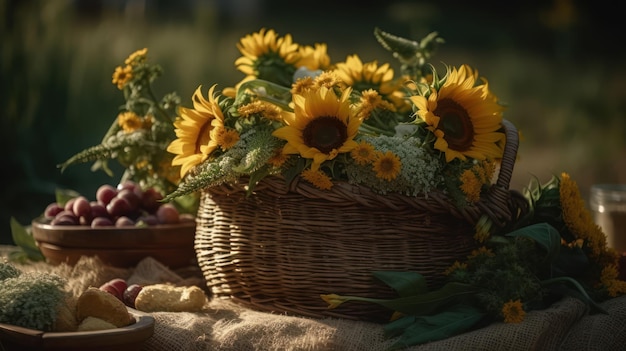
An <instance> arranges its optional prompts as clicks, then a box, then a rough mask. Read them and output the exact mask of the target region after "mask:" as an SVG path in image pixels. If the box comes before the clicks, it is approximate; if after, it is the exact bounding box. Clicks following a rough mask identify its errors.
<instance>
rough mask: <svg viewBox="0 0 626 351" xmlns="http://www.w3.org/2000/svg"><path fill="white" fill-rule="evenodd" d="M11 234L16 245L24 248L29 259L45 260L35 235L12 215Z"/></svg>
mask: <svg viewBox="0 0 626 351" xmlns="http://www.w3.org/2000/svg"><path fill="white" fill-rule="evenodd" d="M11 235H12V237H13V242H14V243H15V245H17V246H19V247H20V248H21V249H22V251H23V252H24V253H25V254H26V257H27V258H28V259H30V260H32V261H43V260H45V257H44V256H43V254H42V253H41V251H39V247H37V243H36V242H35V239H34V238H33V236H32V235H31V234H30V233H29V232H28V231H27V230H26V228H25V227H24V226H22V225H21V224H20V223H19V222H18V221H17V219H15V218H14V217H11Z"/></svg>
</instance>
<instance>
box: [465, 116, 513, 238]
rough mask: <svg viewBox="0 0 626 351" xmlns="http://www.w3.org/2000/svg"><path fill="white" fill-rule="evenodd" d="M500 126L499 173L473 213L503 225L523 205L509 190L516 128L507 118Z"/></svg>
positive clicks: (497, 224)
mask: <svg viewBox="0 0 626 351" xmlns="http://www.w3.org/2000/svg"><path fill="white" fill-rule="evenodd" d="M502 126H503V128H504V133H505V137H506V144H505V146H504V153H503V155H502V160H501V162H500V173H499V174H498V179H497V181H496V183H495V184H494V185H493V186H492V187H491V188H490V190H489V193H488V194H487V195H486V196H485V198H484V199H482V200H481V201H479V202H478V203H477V209H479V212H478V213H474V216H473V217H474V219H475V220H477V219H478V218H479V217H480V216H482V215H483V214H484V215H487V216H489V217H490V218H491V220H492V222H493V224H494V225H496V226H497V227H500V228H501V227H504V226H505V225H507V224H508V223H509V222H510V221H511V220H512V219H513V217H514V216H517V215H518V212H519V210H520V207H523V206H524V201H522V200H523V199H522V198H520V196H521V195H519V194H518V193H517V192H515V191H511V190H509V183H510V182H511V177H512V175H513V167H514V166H515V160H516V159H517V148H518V146H519V135H518V133H517V128H515V126H514V125H513V123H511V122H509V121H508V120H502Z"/></svg>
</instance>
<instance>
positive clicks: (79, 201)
mask: <svg viewBox="0 0 626 351" xmlns="http://www.w3.org/2000/svg"><path fill="white" fill-rule="evenodd" d="M72 211H74V214H75V215H76V216H78V217H83V216H84V217H87V216H89V215H91V206H90V205H89V200H87V198H86V197H84V196H78V197H76V198H74V202H73V203H72Z"/></svg>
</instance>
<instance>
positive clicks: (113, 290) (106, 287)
mask: <svg viewBox="0 0 626 351" xmlns="http://www.w3.org/2000/svg"><path fill="white" fill-rule="evenodd" d="M127 287H128V284H127V283H126V281H125V280H124V279H121V278H115V279H112V280H110V281H108V282H106V283H104V284H102V286H100V290H103V291H106V292H108V293H109V294H112V295H113V296H115V297H117V298H118V299H119V300H120V301H122V302H123V301H124V291H126V288H127Z"/></svg>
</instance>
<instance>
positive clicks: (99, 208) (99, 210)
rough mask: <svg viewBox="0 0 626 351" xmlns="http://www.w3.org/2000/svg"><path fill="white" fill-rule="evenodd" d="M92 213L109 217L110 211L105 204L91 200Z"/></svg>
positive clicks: (94, 215) (95, 215)
mask: <svg viewBox="0 0 626 351" xmlns="http://www.w3.org/2000/svg"><path fill="white" fill-rule="evenodd" d="M91 214H92V216H93V217H107V216H108V215H109V212H107V209H106V207H104V205H103V204H101V203H99V202H95V201H93V202H91Z"/></svg>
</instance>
